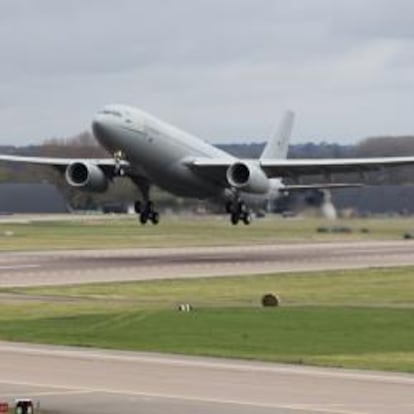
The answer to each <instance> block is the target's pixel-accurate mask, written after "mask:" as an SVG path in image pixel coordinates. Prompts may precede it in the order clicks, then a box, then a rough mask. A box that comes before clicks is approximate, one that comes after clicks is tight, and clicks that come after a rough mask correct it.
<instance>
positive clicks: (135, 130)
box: [92, 105, 273, 199]
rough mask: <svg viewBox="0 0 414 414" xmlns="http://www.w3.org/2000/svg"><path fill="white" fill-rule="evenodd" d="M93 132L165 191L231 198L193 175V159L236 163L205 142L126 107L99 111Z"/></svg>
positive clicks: (219, 187) (220, 185) (218, 186)
mask: <svg viewBox="0 0 414 414" xmlns="http://www.w3.org/2000/svg"><path fill="white" fill-rule="evenodd" d="M92 129H93V133H94V136H95V138H96V139H97V140H98V142H99V143H100V144H101V145H102V146H103V147H104V148H105V149H106V150H107V151H109V152H110V153H111V154H112V155H114V154H115V153H122V155H123V156H124V158H125V160H127V161H128V162H129V163H130V164H131V166H132V167H134V166H137V168H138V169H139V170H141V171H143V172H144V174H145V175H146V176H147V177H148V178H149V180H150V182H153V183H155V184H156V185H157V186H159V187H161V188H163V189H164V190H166V191H168V192H170V193H173V194H175V195H178V196H182V197H192V198H199V199H226V198H228V190H226V189H225V187H224V186H223V183H220V182H215V181H214V180H213V179H211V178H207V177H206V178H204V177H202V176H200V175H199V174H196V173H194V172H193V171H192V170H191V168H189V167H188V165H187V164H186V160H191V159H192V158H212V159H226V160H229V161H231V162H235V161H237V158H235V157H233V156H232V155H230V154H228V153H226V152H224V151H222V150H220V149H218V148H216V147H214V146H212V145H210V144H209V143H207V142H205V141H203V140H202V139H200V138H197V137H195V136H193V135H191V134H188V133H186V132H184V131H182V130H180V129H178V128H176V127H174V126H172V125H170V124H168V123H166V122H163V121H161V120H159V119H157V118H155V117H153V116H151V115H149V114H147V113H145V112H143V111H141V110H139V109H137V108H132V107H129V106H125V105H111V106H108V107H105V108H104V109H103V110H102V111H99V112H98V113H97V114H96V116H95V117H94V120H93V124H92ZM272 181H273V180H272ZM272 187H273V186H272Z"/></svg>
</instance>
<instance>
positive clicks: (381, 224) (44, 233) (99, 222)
mask: <svg viewBox="0 0 414 414" xmlns="http://www.w3.org/2000/svg"><path fill="white" fill-rule="evenodd" d="M321 226H322V227H323V226H346V227H349V228H350V229H351V230H352V233H350V234H337V233H318V232H317V231H316V230H317V228H318V227H321ZM362 229H365V230H367V232H362V231H361V230H362ZM411 229H412V230H413V231H414V220H413V219H411V218H384V219H363V220H360V219H350V220H340V221H336V222H334V223H332V222H326V221H324V220H319V219H309V218H308V219H282V218H276V217H274V216H272V217H268V218H265V219H260V220H256V221H254V222H253V224H252V225H251V226H232V225H231V224H230V223H229V222H228V218H227V217H226V216H217V217H202V218H197V219H194V218H188V217H187V218H179V217H163V221H162V222H161V224H160V225H159V226H152V225H148V226H141V225H139V224H138V221H137V220H135V219H132V218H113V217H102V219H93V220H92V219H91V220H88V219H87V218H86V219H82V220H79V219H77V220H65V221H56V222H55V221H43V222H42V221H34V222H27V223H12V222H1V221H0V251H12V250H50V249H85V248H89V249H93V248H127V247H166V246H195V245H229V244H233V245H234V244H245V243H277V242H280V241H283V242H295V241H327V240H344V239H345V240H361V239H363V240H366V239H401V238H402V235H403V234H404V233H405V232H406V231H410V230H411Z"/></svg>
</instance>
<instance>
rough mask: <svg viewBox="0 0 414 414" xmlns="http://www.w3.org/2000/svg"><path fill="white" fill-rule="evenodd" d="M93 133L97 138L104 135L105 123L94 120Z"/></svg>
mask: <svg viewBox="0 0 414 414" xmlns="http://www.w3.org/2000/svg"><path fill="white" fill-rule="evenodd" d="M92 131H93V135H95V137H96V138H98V137H100V136H102V135H104V133H105V125H104V122H103V121H102V120H99V119H94V120H93V122H92Z"/></svg>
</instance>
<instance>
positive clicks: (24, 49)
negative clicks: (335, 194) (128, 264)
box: [0, 0, 414, 143]
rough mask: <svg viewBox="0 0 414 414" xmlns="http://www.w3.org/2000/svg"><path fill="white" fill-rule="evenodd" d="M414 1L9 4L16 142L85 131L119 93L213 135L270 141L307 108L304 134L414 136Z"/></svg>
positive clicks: (11, 125) (4, 8) (3, 95)
mask: <svg viewBox="0 0 414 414" xmlns="http://www.w3.org/2000/svg"><path fill="white" fill-rule="evenodd" d="M413 9H414V4H413V5H411V2H409V1H403V0H399V1H393V2H389V1H385V0H382V1H381V0H358V1H357V0H349V1H347V2H342V1H332V0H325V1H323V0H290V1H285V0H284V1H282V0H273V1H271V0H221V1H219V0H198V1H192V0H153V1H151V2H141V1H136V0H120V1H109V0H83V1H81V0H71V1H63V0H62V1H60V0H36V1H32V0H2V1H1V2H0V59H1V62H2V65H1V66H0V122H1V125H2V127H3V128H4V133H3V137H5V138H3V143H6V142H11V141H16V142H27V141H36V140H37V141H38V140H40V139H42V138H47V137H50V136H56V135H68V134H70V133H75V132H77V130H81V129H83V128H85V127H87V126H88V124H89V118H90V117H91V115H92V114H93V112H94V111H95V110H96V109H98V108H99V107H100V106H101V105H103V104H106V103H107V102H114V101H115V102H125V103H130V104H134V105H137V106H140V107H142V108H143V109H146V110H149V111H151V112H154V113H155V114H157V115H159V116H161V117H165V118H166V119H167V120H170V121H171V122H173V123H176V124H178V125H179V126H182V127H184V128H188V129H190V131H193V132H195V133H198V134H200V135H202V136H203V137H206V138H216V139H226V138H237V137H258V138H264V137H266V135H267V134H268V132H269V131H270V130H271V129H272V126H273V124H274V122H275V120H276V119H277V118H278V115H279V114H281V113H282V112H283V110H284V109H285V108H286V107H293V109H297V110H298V112H299V117H298V127H297V129H296V131H297V136H298V137H300V138H301V139H311V138H314V137H318V138H321V139H331V140H335V139H357V138H360V137H363V136H364V135H371V134H375V133H385V132H394V133H398V132H401V133H409V132H410V131H412V130H413V129H414V123H413V122H412V120H411V114H410V111H409V110H408V108H409V106H410V105H411V107H412V104H413V102H412V96H413V88H414V79H413V75H411V73H414V70H413V65H414V48H413V45H414V43H413V42H414V40H413V39H412V30H413V29H412V25H411V22H410V21H409V20H410V17H411V15H412V12H413V11H414V10H413ZM390 107H391V108H390ZM396 107H398V108H402V109H401V110H400V111H396V110H395V109H394V108H396ZM361 108H364V109H366V111H365V112H366V114H364V116H361V114H360V112H361ZM368 109H369V110H368ZM370 114H372V115H370ZM379 115H380V116H379Z"/></svg>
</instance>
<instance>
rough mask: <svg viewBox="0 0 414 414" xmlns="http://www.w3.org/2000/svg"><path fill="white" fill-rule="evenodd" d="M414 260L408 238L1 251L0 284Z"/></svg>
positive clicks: (208, 274)
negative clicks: (251, 244) (210, 245)
mask: <svg viewBox="0 0 414 414" xmlns="http://www.w3.org/2000/svg"><path fill="white" fill-rule="evenodd" d="M402 265H414V244H413V241H410V240H398V241H359V242H356V241H352V242H329V243H295V244H293V243H292V244H274V245H253V246H224V247H185V248H140V249H123V250H74V251H48V252H14V253H10V252H7V253H0V287H12V286H36V285H63V284H74V283H91V282H110V281H132V280H149V279H162V278H177V277H180V278H181V277H200V276H205V277H212V276H230V275H243V274H259V273H269V272H293V271H311V270H326V269H353V268H364V267H382V266H402Z"/></svg>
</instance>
